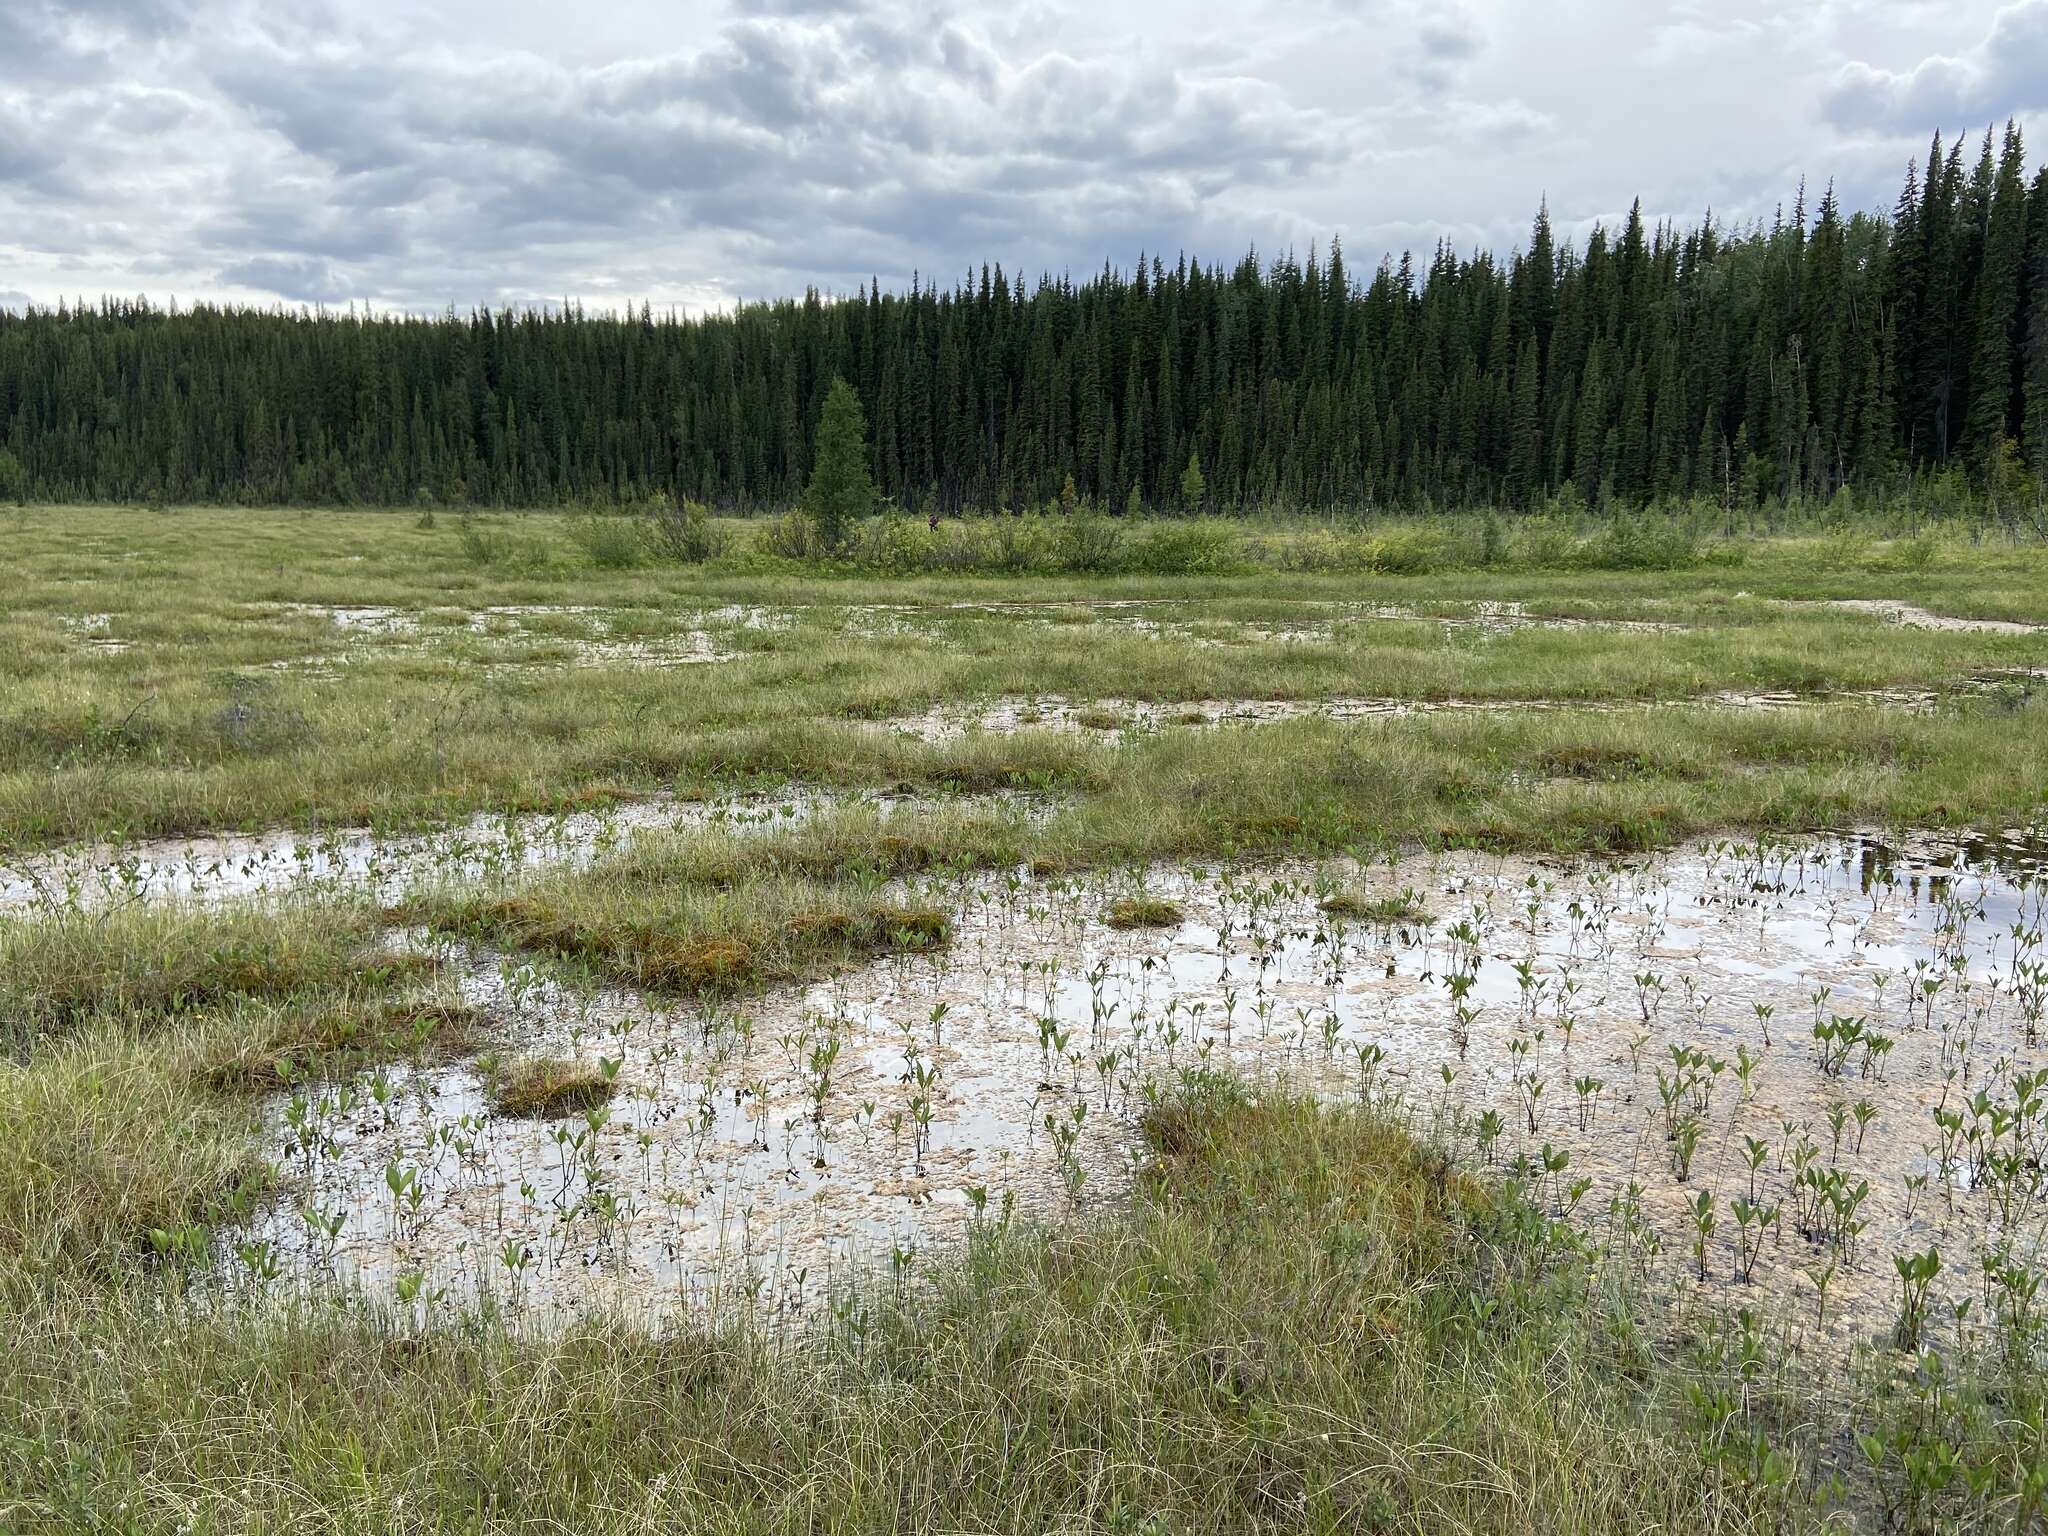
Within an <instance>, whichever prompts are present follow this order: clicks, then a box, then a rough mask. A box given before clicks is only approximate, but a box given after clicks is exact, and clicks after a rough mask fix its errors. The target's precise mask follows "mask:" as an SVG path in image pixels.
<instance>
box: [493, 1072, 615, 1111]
mask: <svg viewBox="0 0 2048 1536" xmlns="http://www.w3.org/2000/svg"><path fill="white" fill-rule="evenodd" d="M613 1087H614V1083H613V1079H612V1078H610V1077H608V1076H606V1074H605V1072H604V1070H603V1069H602V1068H601V1067H600V1066H599V1065H598V1064H597V1063H596V1062H592V1061H566V1060H561V1059H558V1058H556V1057H552V1056H522V1057H520V1058H519V1059H518V1060H516V1061H512V1062H508V1063H506V1064H505V1065H504V1066H503V1067H502V1068H501V1069H500V1070H499V1071H498V1072H497V1073H495V1074H494V1075H493V1077H492V1079H491V1108H492V1109H493V1110H494V1111H495V1112H496V1113H498V1114H501V1115H509V1116H511V1117H512V1118H513V1119H515V1120H556V1119H560V1118H561V1117H562V1116H563V1115H569V1114H576V1113H579V1112H581V1111H583V1110H586V1109H595V1108H597V1106H598V1105H600V1104H603V1103H605V1102H606V1101H607V1100H609V1099H610V1098H611V1096H612V1090H613Z"/></svg>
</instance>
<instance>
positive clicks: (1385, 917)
mask: <svg viewBox="0 0 2048 1536" xmlns="http://www.w3.org/2000/svg"><path fill="white" fill-rule="evenodd" d="M1317 905H1318V907H1319V908H1320V910H1322V911H1324V912H1327V913H1329V914H1330V915H1331V916H1332V917H1344V918H1350V919H1352V920H1354V921H1356V922H1361V923H1373V924H1376V925H1378V926H1381V927H1386V926H1389V925H1391V924H1394V923H1421V922H1427V921H1428V920H1429V909H1428V908H1427V907H1425V906H1424V905H1423V902H1422V898H1421V897H1419V896H1417V895H1416V894H1415V892H1413V891H1396V892H1393V893H1391V894H1389V895H1385V896H1364V895H1361V894H1360V893H1358V892H1357V891H1339V892H1337V893H1336V894H1335V895H1333V896H1326V897H1324V898H1323V900H1322V901H1321V902H1319V903H1318V904H1317Z"/></svg>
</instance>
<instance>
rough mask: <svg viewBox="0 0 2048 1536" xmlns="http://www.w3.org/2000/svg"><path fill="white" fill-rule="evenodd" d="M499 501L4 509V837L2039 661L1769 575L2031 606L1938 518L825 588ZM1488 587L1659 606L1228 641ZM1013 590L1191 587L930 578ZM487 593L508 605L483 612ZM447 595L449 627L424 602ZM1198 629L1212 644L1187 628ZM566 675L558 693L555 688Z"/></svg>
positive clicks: (1079, 767)
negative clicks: (1039, 712) (610, 558)
mask: <svg viewBox="0 0 2048 1536" xmlns="http://www.w3.org/2000/svg"><path fill="white" fill-rule="evenodd" d="M525 521H526V523H527V524H528V526H529V527H530V528H531V530H532V532H533V534H534V536H535V537H536V538H538V539H540V540H542V541H543V542H546V543H548V544H549V546H550V547H552V548H555V549H557V550H558V553H559V558H553V559H550V560H549V561H548V562H545V563H543V564H541V565H539V566H535V567H532V568H528V569H520V570H506V569H498V568H494V567H492V568H478V567H475V566H472V565H471V564H469V563H468V561H467V560H466V559H465V558H464V556H463V555H462V552H461V548H460V544H459V541H458V540H457V539H456V538H455V537H454V535H453V534H452V533H451V532H449V531H448V530H445V529H443V530H438V531H431V530H422V529H418V528H415V527H413V526H412V524H411V522H410V521H409V520H407V519H402V518H397V517H392V516H387V515H380V514H373V513H339V512H321V513H316V514H309V515H307V516H304V517H300V516H297V515H294V514H280V513H246V512H218V511H190V512H179V513H176V514H173V515H170V516H161V515H156V514H146V513H137V512H126V511H121V510H118V509H104V508H102V509H81V508H50V509H37V510H35V511H33V512H29V513H25V514H22V515H20V516H19V517H18V518H17V519H16V520H15V525H14V527H13V528H12V529H11V530H10V537H9V540H8V541H7V548H6V550H5V551H4V552H0V576H4V579H5V580H6V582H7V584H8V590H9V592H10V606H9V612H8V614H7V616H6V617H5V618H4V619H0V848H8V847H11V848H16V849H31V848H34V847H37V846H41V845H46V844H49V843H52V842H57V841H63V840H66V839H71V838H78V837H87V836H102V835H107V834H109V833H113V832H120V833H123V834H125V835H127V836H130V837H141V836H149V835H157V834H174V833H183V832H190V831H196V830H203V829H210V828H222V827H233V826H249V825H270V824H278V823H289V824H293V825H297V826H303V827H320V826H333V825H336V824H349V823H389V824H398V823H419V822H421V821H425V820H432V819H435V818H442V817H448V816H454V815H460V814H466V813H469V812H471V811H475V810H479V809H512V808H519V807H552V806H576V805H583V804H588V803H590V802H592V801H593V800H603V799H605V798H607V797H617V796H629V795H634V794H641V793H646V792H648V791H650V790H654V789H658V788H665V787H669V786H674V787H676V788H679V789H681V790H683V791H684V792H685V793H694V792H708V791H712V790H719V789H730V788H733V787H742V786H747V785H755V784H762V783H779V782H785V781H787V780H790V779H803V780H808V781H815V782H820V783H840V784H849V785H854V784H866V785H875V784H893V783H897V782H906V783H912V784H925V785H938V786H956V787H974V788H980V787H989V786H990V785H992V784H997V783H1000V784H1004V785H1008V786H1017V785H1050V784H1055V783H1064V784H1080V785H1086V784H1087V783H1090V782H1093V781H1095V777H1096V775H1098V774H1099V773H1100V772H1101V771H1102V769H1101V765H1100V761H1099V758H1098V757H1097V755H1096V753H1095V752H1094V751H1093V750H1092V749H1091V744H1090V743H1088V742H1087V741H1085V740H1075V741H1070V742H1063V743H1047V742H1037V743H1032V744H1029V745H1025V744H1012V743H993V744H992V743H971V744H957V745H955V744H949V745H947V746H945V747H938V748H935V747H931V746H927V745H925V744H923V743H918V742H909V741H903V740H898V739H892V738H891V737H889V736H888V735H887V734H886V733H882V732H876V731H872V730H868V729H866V728H863V727H860V726H858V725H857V724H855V723H854V722H861V721H879V720H887V719H891V718H896V717H900V716H905V715H914V714H916V713H919V712H921V711H923V710H925V709H928V708H931V707H933V706H934V705H941V704H946V703H949V702H954V701H959V700H965V699H972V698H976V697H989V696H994V695H998V694H1011V695H1023V696H1026V697H1029V696H1033V695H1039V694H1047V693H1058V694H1061V695H1063V696H1066V697H1068V698H1071V699H1074V700H1076V701H1078V702H1079V704H1080V707H1081V712H1082V714H1083V715H1084V716H1086V717H1088V718H1091V719H1092V718H1094V717H1095V716H1096V715H1097V714H1099V713H1102V712H1103V707H1102V706H1099V705H1096V704H1094V703H1093V701H1096V700H1105V699H1133V700H1144V701H1148V702H1151V703H1154V704H1158V705H1161V706H1166V707H1168V708H1169V710H1171V709H1172V707H1173V706H1176V705H1184V704H1187V703H1191V702H1192V701H1195V700H1198V699H1204V698H1210V699H1306V698H1315V697H1320V696H1328V695H1333V694H1353V695H1359V694H1363V695H1372V696H1385V697H1390V698H1398V699H1414V700H1431V699H1446V698H1456V699H1482V700H1483V699H1493V700H1515V699H1552V700H1566V701H1571V700H1580V701H1586V702H1588V703H1602V702H1610V701H1615V700H1660V699H1661V700H1671V699H1683V698H1687V697H1693V696H1698V695H1701V694H1707V693H1711V692H1714V691H1716V690H1722V689H1744V690H1754V689H1785V690H1816V689H1828V688H1832V689H1858V688H1881V687H1890V686H1909V687H1932V688H1944V687H1949V686H1953V685H1955V684H1957V683H1959V682H1961V681H1962V680H1964V679H1967V678H1969V677H1971V676H1974V675H1978V674H1983V673H1986V672H1991V671H1995V670H1997V669H2000V668H2007V667H2015V666H2019V667H2025V666H2038V665H2040V664H2041V662H2042V657H2043V646H2044V642H2043V640H2042V639H2041V637H2039V636H2026V635H2019V636H2015V635H1986V634H1976V633H1960V634H1957V633H1937V632H1928V631H1918V630H1905V629H1896V628H1891V627H1887V626H1886V625H1884V624H1883V623H1882V622H1881V621H1880V620H1878V619H1875V618H1872V617H1870V616H1868V615H1861V614H1853V613H1845V612H1840V611H1836V610H1829V609H1825V608H1812V607H1805V608H1800V607H1781V606H1779V605H1778V604H1779V600H1781V599H1796V600H1802V601H1803V600H1808V599H1816V598H1827V597H1857V596H1864V597H1869V596H1880V597H1895V598H1900V599H1903V600H1909V601H1912V602H1916V603H1920V604H1924V605H1927V606H1930V607H1933V608H1936V609H1937V610H1941V611H1948V612H1963V613H1977V614H1983V615H1985V616H1993V617H2002V616H2020V617H2028V616H2033V617H2038V616H2040V615H2041V614H2043V613H2048V577H2043V575H2042V563H2041V562H2040V561H2039V559H2038V558H2036V557H2034V556H2032V555H2031V554H2029V553H2028V552H2024V551H2013V550H2003V549H1995V548H1990V547H1982V546H1976V545H1972V544H1969V543H1967V542H1963V541H1961V540H1937V541H1934V542H1932V543H1930V544H1927V545H1925V546H1916V548H1924V549H1925V551H1926V554H1925V557H1924V559H1923V558H1921V557H1920V556H1918V555H1916V556H1915V557H1914V558H1913V559H1912V560H1899V559H1896V558H1894V557H1893V556H1892V555H1891V554H1890V553H1889V550H1890V546H1887V545H1884V544H1882V543H1869V544H1866V545H1859V546H1855V547H1849V546H1847V545H1844V544H1842V543H1841V542H1840V541H1815V540H1770V539H1762V540H1757V541H1754V542H1753V543H1750V544H1746V545H1744V546H1743V547H1744V548H1745V550H1746V551H1747V558H1746V559H1745V560H1744V561H1743V563H1742V564H1741V565H1740V566H1739V567H1728V568H1723V567H1710V568H1706V569H1702V570H1692V571H1679V572H1597V573H1588V572H1557V571H1544V570H1534V569H1514V568H1506V569H1502V570H1497V571H1493V572H1475V571H1460V570H1445V571H1439V572H1435V573H1430V574H1423V575H1414V576H1394V575H1371V576H1365V577H1360V576H1356V575H1347V576H1325V575H1318V574H1315V573H1311V572H1290V571H1286V570H1281V569H1271V568H1268V569H1260V570H1256V571H1254V572H1252V573H1250V574H1238V575H1229V576H1196V577H1170V576H1155V577H1142V578H1141V577H1127V578H1114V579H1110V578H1101V579H1083V578H1056V577H1033V578H1031V579H1030V580H1029V582H1028V583H1025V582H1022V581H1019V580H1016V579H998V578H986V577H946V578H937V577H921V578H904V579H901V580H895V581H878V580H875V579H872V578H867V577H861V576H841V577H836V578H832V579H829V580H827V581H826V582H825V583H824V584H823V585H822V586H821V585H820V584H819V581H818V579H817V574H816V573H815V572H799V571H793V570H783V569H780V568H763V569H756V570H727V571H721V570H717V569H713V570H710V571H704V572H696V571H693V572H688V573H678V572H676V571H674V570H672V569H662V570H625V571H620V570H611V569H600V568H595V567H592V566H590V565H589V564H588V563H587V562H585V561H583V559H582V557H581V555H580V553H579V552H578V550H577V547H576V546H575V544H574V542H573V540H571V539H570V538H569V537H568V535H567V533H566V531H565V525H564V523H563V520H562V519H560V518H557V517H553V516H535V517H533V518H531V519H527V520H525ZM1504 595H1512V596H1513V597H1514V598H1515V599H1516V600H1517V601H1520V602H1521V603H1522V604H1524V606H1525V607H1526V608H1528V609H1529V611H1531V612H1535V613H1550V614H1560V615H1566V616H1575V617H1588V618H1655V619H1658V620H1660V621H1662V622H1666V623H1671V624H1677V625H1682V626H1687V627H1683V628H1678V629H1674V630H1671V631H1669V632H1663V633H1657V634H1651V635H1645V634H1641V633H1634V632H1627V631H1612V630H1602V629H1597V628H1595V629H1521V630H1515V631H1511V632H1509V633H1505V634H1499V635H1494V636H1477V635H1474V634H1472V633H1470V632H1450V633H1449V634H1447V633H1446V632H1445V631H1443V630H1442V628H1441V627H1440V626H1438V625H1436V624H1434V623H1430V622H1418V621H1414V620H1391V621H1382V620H1371V619H1356V620H1352V619H1340V620H1339V621H1338V622H1336V623H1335V626H1334V629H1333V630H1332V632H1331V633H1330V635H1329V637H1328V638H1327V639H1315V640H1310V641H1305V642H1302V641H1285V640H1260V639H1249V638H1245V637H1244V636H1243V635H1242V634H1237V633H1236V632H1237V630H1238V629H1239V628H1240V627H1242V626H1246V625H1270V624H1274V623H1284V622H1287V621H1301V620H1304V619H1315V618H1318V617H1319V616H1320V618H1321V619H1322V620H1323V621H1325V622H1328V621H1329V620H1330V614H1331V610H1328V609H1327V608H1324V607H1319V606H1316V605H1322V604H1328V603H1333V602H1336V603H1356V602H1360V601H1364V602H1368V603H1371V604H1378V605H1391V606H1394V607H1397V608H1407V609H1413V610H1415V611H1417V612H1421V613H1429V612H1448V613H1457V612H1463V611H1467V610H1468V609H1469V605H1471V604H1472V603H1474V602H1478V601H1493V600H1498V599H1500V598H1501V597H1503V596H1504ZM1019 596H1028V597H1029V598H1031V599H1034V600H1039V601H1044V602H1059V601H1067V600H1073V599H1088V600H1096V599H1114V600H1119V601H1126V600H1133V599H1143V600H1168V601H1174V602H1182V603H1187V604H1193V605H1195V606H1193V607H1191V608H1189V609H1188V610H1187V611H1186V614H1185V617H1186V618H1187V619H1188V620H1189V621H1190V622H1191V623H1193V624H1194V625H1195V628H1196V630H1197V631H1199V632H1181V631H1178V630H1171V629H1170V630H1169V631H1168V632H1165V633H1161V634H1157V635H1151V634H1145V633H1140V632H1137V631H1135V630H1132V629H1129V628H1119V627H1117V626H1116V624H1115V623H1113V622H1098V621H1099V620H1104V619H1105V615H1103V614H1100V613H1096V614H1087V613H1083V614H1081V615H1080V617H1081V618H1083V619H1086V620H1088V622H1046V621H1045V620H1044V618H1043V616H1035V615H1034V614H1033V613H1032V612H1030V611H1028V610H1022V611H1020V610H1017V609H1014V608H994V609H990V608H987V607H968V608H960V607H956V606H954V605H955V604H961V603H967V604H976V603H982V604H985V603H988V602H989V601H990V600H1007V599H1014V598H1017V597H1019ZM820 597H823V598H824V599H825V601H823V602H822V603H821V602H820V601H819V598H820ZM876 602H881V603H890V604H900V605H905V606H907V607H908V608H909V609H910V617H911V618H912V619H913V620H914V621H915V625H916V626H921V627H920V628H915V629H913V631H912V632H909V633H904V632H898V631H891V630H888V629H886V628H884V629H879V630H874V631H873V632H870V629H869V628H867V627H864V625H863V623H862V622H861V621H859V616H858V614H857V613H853V614H849V613H848V612H847V611H845V610H844V609H842V608H841V607H840V606H838V605H839V604H860V603H876ZM322 603H325V604H339V605H353V606H357V607H389V608H392V609H394V610H395V611H396V612H398V613H399V614H400V615H401V616H405V617H407V619H408V621H410V620H411V618H413V617H415V616H416V617H417V620H418V627H417V629H416V630H413V631H406V630H402V629H401V630H398V631H391V630H388V629H377V628H366V627H360V626H359V627H355V628H349V629H344V628H341V627H339V626H337V625H336V624H335V623H334V621H333V620H332V619H330V618H329V617H327V616H326V615H325V614H324V613H322V612H319V611H308V610H306V609H304V608H292V607H287V606H284V605H288V604H322ZM764 606H765V609H766V610H768V611H769V612H771V613H772V614H773V615H775V616H776V622H777V624H779V625H780V627H776V626H775V625H770V626H768V627H759V626H755V625H753V624H751V623H750V622H749V621H748V617H747V610H748V609H749V608H750V607H751V608H756V609H758V608H762V607H764ZM506 608H523V609H525V610H527V612H526V613H525V614H524V616H507V615H503V614H498V615H493V614H492V613H491V612H490V610H493V609H506ZM585 610H594V611H585ZM101 614H108V615H112V618H111V619H110V620H108V625H109V628H108V629H107V631H106V634H107V635H111V636H112V637H114V638H116V639H122V640H126V641H129V642H130V643H131V648H130V649H128V650H125V651H120V652H116V653H104V652H101V651H96V650H92V649H88V648H86V647H84V646H83V645H82V644H81V641H80V639H79V637H78V635H77V634H76V633H74V632H73V630H71V629H67V628H66V624H67V623H69V624H71V625H73V626H76V625H78V624H80V623H81V622H83V621H85V620H86V619H88V618H91V617H93V616H96V615H101ZM455 614H460V615H462V616H463V619H464V620H465V622H461V623H450V622H445V620H447V619H449V618H451V617H453V616H454V615H455ZM721 615H723V616H721ZM1062 616H1063V617H1065V618H1067V619H1073V618H1075V617H1076V615H1075V614H1073V613H1072V612H1068V613H1066V614H1064V615H1062ZM1169 616H1170V615H1169ZM472 619H473V620H475V621H476V627H474V628H473V627H472V625H471V623H470V622H468V621H469V620H472ZM706 626H708V627H709V628H708V632H710V633H712V634H713V635H714V636H715V637H716V639H717V642H718V645H719V646H720V647H721V648H723V649H727V650H732V651H737V652H739V653H740V654H741V655H742V657H743V659H741V660H739V661H735V662H730V663H724V664H720V665H712V666H682V667H673V668H651V667H647V666H643V665H639V664H636V663H635V662H633V661H632V660H631V659H630V658H628V659H624V660H619V661H616V662H613V663H610V664H598V665H592V666H588V667H584V666H577V667H575V668H574V669H573V671H571V670H569V669H567V666H566V659H567V658H570V657H572V656H573V654H574V647H575V646H576V645H578V644H584V643H591V642H594V641H596V640H598V639H600V638H602V637H603V636H611V637H614V638H616V637H618V636H620V635H622V634H623V635H626V636H628V637H630V638H632V639H634V640H636V641H637V640H645V639H649V638H650V637H651V638H652V639H653V640H656V641H659V640H661V639H662V638H663V637H664V636H674V635H676V634H680V633H688V632H691V631H694V630H696V629H700V628H704V627H706ZM1219 634H1220V635H1223V636H1231V635H1233V634H1236V638H1235V639H1232V640H1231V641H1230V643H1224V644H1217V643H1213V642H1214V641H1215V640H1216V638H1217V637H1218V636H1219ZM1877 637H1881V639H1882V643H1878V644H1873V643H1872V642H1873V639H1874V638H1877ZM93 638H95V639H98V638H101V637H100V636H99V635H98V634H95V635H94V636H93ZM337 658H342V659H337ZM570 676H573V677H574V679H575V686H563V682H564V679H565V677H570ZM1169 718H1171V715H1170V714H1169ZM1084 734H1086V733H1084ZM1098 745H1099V744H1098Z"/></svg>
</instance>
